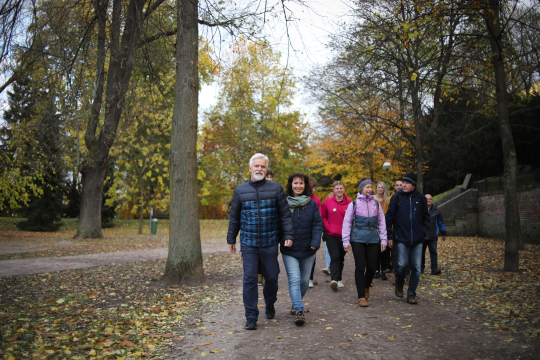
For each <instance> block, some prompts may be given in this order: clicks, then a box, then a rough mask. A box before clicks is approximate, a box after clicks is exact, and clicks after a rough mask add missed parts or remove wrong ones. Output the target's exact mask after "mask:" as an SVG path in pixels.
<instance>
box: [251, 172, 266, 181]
mask: <svg viewBox="0 0 540 360" xmlns="http://www.w3.org/2000/svg"><path fill="white" fill-rule="evenodd" d="M253 178H254V179H255V181H261V180H262V179H264V173H263V174H257V173H253Z"/></svg>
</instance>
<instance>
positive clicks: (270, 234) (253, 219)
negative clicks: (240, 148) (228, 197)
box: [227, 154, 294, 330]
mask: <svg viewBox="0 0 540 360" xmlns="http://www.w3.org/2000/svg"><path fill="white" fill-rule="evenodd" d="M267 168H268V157H267V156H266V155H263V154H255V155H253V156H252V157H251V159H250V160H249V172H250V173H251V180H250V181H248V182H247V183H244V184H242V185H239V186H238V187H237V188H236V189H235V190H234V195H233V200H232V205H231V214H230V218H229V232H228V233H227V243H228V244H229V249H230V250H231V252H236V237H237V235H238V232H239V231H241V233H240V244H241V249H240V251H241V252H242V262H243V267H244V289H243V290H244V294H243V296H244V308H245V310H246V319H247V322H246V330H256V329H257V320H258V317H259V308H258V307H257V303H258V298H259V292H258V289H257V275H258V273H259V271H260V272H261V273H262V275H263V277H264V279H265V284H264V288H263V295H264V301H265V304H266V311H265V316H266V318H267V319H273V318H274V315H275V313H276V312H275V309H274V303H275V302H276V299H277V290H278V275H279V263H278V244H279V242H280V240H281V239H280V238H279V237H280V236H281V237H282V239H283V240H284V245H285V246H287V247H290V246H292V242H293V239H294V229H293V225H292V220H291V212H290V210H289V203H288V202H287V197H286V196H285V193H284V192H283V188H282V187H281V185H279V183H277V182H274V181H267V180H266V179H265V175H266V170H267ZM259 262H260V265H261V269H259Z"/></svg>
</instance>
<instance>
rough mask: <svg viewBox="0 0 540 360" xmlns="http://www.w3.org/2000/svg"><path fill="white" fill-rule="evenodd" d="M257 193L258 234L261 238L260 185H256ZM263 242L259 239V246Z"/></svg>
mask: <svg viewBox="0 0 540 360" xmlns="http://www.w3.org/2000/svg"><path fill="white" fill-rule="evenodd" d="M255 191H256V192H257V215H258V223H259V231H258V234H259V237H260V236H261V208H260V206H259V203H260V200H259V184H257V183H255ZM260 242H261V239H260V238H259V239H257V243H258V244H259V246H260V245H261V244H260Z"/></svg>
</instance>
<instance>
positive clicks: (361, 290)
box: [351, 242, 381, 299]
mask: <svg viewBox="0 0 540 360" xmlns="http://www.w3.org/2000/svg"><path fill="white" fill-rule="evenodd" d="M351 247H352V251H353V255H354V280H355V282H356V291H357V293H358V298H359V299H361V298H365V297H366V288H369V287H370V286H371V282H372V281H373V276H374V275H375V267H376V266H377V251H378V250H377V248H378V249H380V248H381V245H379V244H363V243H359V242H352V243H351ZM364 271H365V273H364Z"/></svg>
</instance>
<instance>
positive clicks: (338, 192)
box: [334, 185, 345, 197]
mask: <svg viewBox="0 0 540 360" xmlns="http://www.w3.org/2000/svg"><path fill="white" fill-rule="evenodd" d="M344 193H345V187H344V186H343V185H336V186H334V194H336V196H337V197H342V196H343V194H344Z"/></svg>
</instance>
